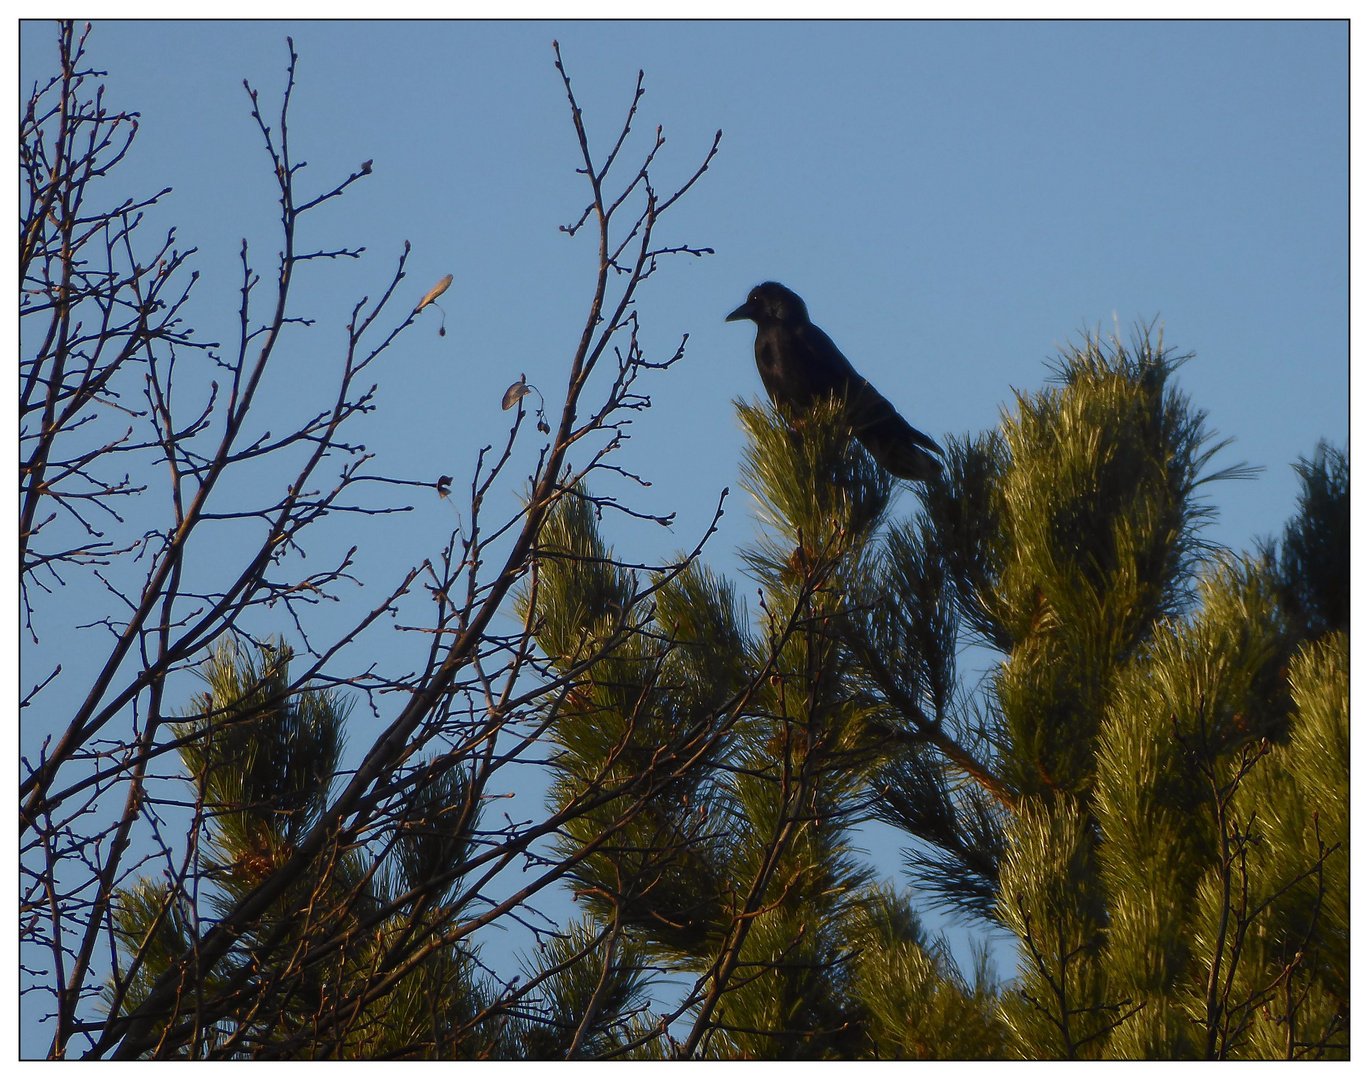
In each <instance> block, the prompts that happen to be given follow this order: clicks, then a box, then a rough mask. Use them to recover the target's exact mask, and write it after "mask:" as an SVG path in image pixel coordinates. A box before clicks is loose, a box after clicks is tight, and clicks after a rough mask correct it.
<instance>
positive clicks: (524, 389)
mask: <svg viewBox="0 0 1369 1080" xmlns="http://www.w3.org/2000/svg"><path fill="white" fill-rule="evenodd" d="M527 396H528V384H527V383H525V382H524V381H523V380H522V379H519V380H518V381H517V382H516V383H514V384H513V385H512V386H510V387H509V388H508V389H507V390H505V391H504V408H505V409H506V410H507V409H512V408H513V407H514V406H515V405H517V404H518V403H519V402H520V401H522V400H523V399H524V398H525V397H527Z"/></svg>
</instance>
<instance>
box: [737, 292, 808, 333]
mask: <svg viewBox="0 0 1369 1080" xmlns="http://www.w3.org/2000/svg"><path fill="white" fill-rule="evenodd" d="M737 319H750V320H751V321H752V322H754V323H755V324H756V325H757V326H761V325H763V324H765V323H773V322H779V323H805V322H807V321H808V306H807V305H806V304H805V303H804V302H803V300H802V298H801V297H800V296H799V294H798V293H796V292H793V291H792V290H790V289H786V288H785V287H784V286H783V285H781V284H780V283H779V282H778V281H766V282H762V283H761V284H760V285H757V286H756V287H755V288H754V289H752V290H751V292H750V293H749V294H748V295H747V297H746V303H744V304H743V305H742V306H741V307H739V308H737V310H736V311H734V312H732V314H731V315H729V316H728V317H727V318H726V319H725V320H724V321H725V322H735V321H736V320H737Z"/></svg>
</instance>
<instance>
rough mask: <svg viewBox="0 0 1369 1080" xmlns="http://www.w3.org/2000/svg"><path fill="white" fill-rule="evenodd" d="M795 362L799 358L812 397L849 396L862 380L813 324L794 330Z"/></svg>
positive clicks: (834, 345)
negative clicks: (811, 391) (811, 389)
mask: <svg viewBox="0 0 1369 1080" xmlns="http://www.w3.org/2000/svg"><path fill="white" fill-rule="evenodd" d="M794 343H795V345H797V346H798V348H797V349H796V350H795V351H796V352H797V353H798V357H796V359H799V358H801V360H802V363H803V365H804V369H805V374H806V375H807V376H808V382H809V384H810V385H811V386H812V388H813V395H814V396H815V397H817V396H822V395H826V394H847V395H849V394H850V393H851V392H852V391H853V390H855V388H856V387H857V386H859V385H860V384H861V383H862V382H864V380H863V379H862V378H861V377H860V375H859V374H858V373H857V372H856V369H855V368H854V367H852V366H851V361H849V360H847V359H846V357H845V356H844V355H842V351H841V350H840V349H838V348H837V346H836V344H835V343H834V342H833V341H832V339H831V338H829V337H828V336H827V335H826V334H825V333H823V332H822V330H821V329H819V328H818V327H816V326H814V325H813V324H812V323H805V324H803V325H802V326H797V327H795V328H794Z"/></svg>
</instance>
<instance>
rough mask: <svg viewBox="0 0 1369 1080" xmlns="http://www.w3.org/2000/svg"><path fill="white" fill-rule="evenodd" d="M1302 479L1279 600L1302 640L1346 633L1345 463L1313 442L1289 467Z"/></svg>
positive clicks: (1347, 539)
mask: <svg viewBox="0 0 1369 1080" xmlns="http://www.w3.org/2000/svg"><path fill="white" fill-rule="evenodd" d="M1294 468H1295V469H1297V471H1298V476H1299V477H1300V478H1301V480H1302V493H1301V495H1300V496H1299V499H1298V516H1297V517H1296V518H1294V519H1293V520H1292V521H1290V522H1289V523H1288V528H1287V530H1286V531H1285V532H1284V537H1283V547H1282V552H1281V555H1282V558H1281V560H1280V563H1279V584H1280V593H1281V596H1280V599H1281V600H1282V601H1283V604H1284V608H1285V610H1286V611H1287V612H1288V613H1289V615H1290V616H1291V617H1292V619H1293V620H1294V622H1295V623H1296V625H1297V626H1298V628H1299V629H1300V631H1301V632H1302V633H1303V635H1304V636H1306V637H1320V636H1321V635H1322V634H1325V633H1327V632H1329V631H1332V630H1343V631H1345V633H1347V634H1348V633H1349V632H1350V460H1349V458H1348V457H1347V456H1346V454H1345V453H1344V452H1343V451H1341V450H1338V449H1336V448H1335V447H1333V446H1329V445H1328V444H1327V443H1326V442H1324V441H1323V442H1321V443H1318V444H1317V449H1316V452H1315V453H1314V454H1313V455H1312V460H1310V461H1309V460H1307V459H1306V458H1301V459H1299V461H1298V464H1297V465H1295V466H1294Z"/></svg>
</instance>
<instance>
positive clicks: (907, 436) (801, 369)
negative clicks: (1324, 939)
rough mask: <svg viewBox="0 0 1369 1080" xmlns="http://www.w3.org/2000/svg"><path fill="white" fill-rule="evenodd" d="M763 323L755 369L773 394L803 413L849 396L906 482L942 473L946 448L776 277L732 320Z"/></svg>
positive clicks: (888, 465) (871, 441)
mask: <svg viewBox="0 0 1369 1080" xmlns="http://www.w3.org/2000/svg"><path fill="white" fill-rule="evenodd" d="M736 319H750V320H751V321H752V322H754V323H755V324H756V367H758V368H759V369H760V373H761V382H763V383H764V384H765V391H766V393H768V394H769V395H770V400H771V401H773V402H775V404H776V405H784V406H786V407H787V408H788V409H790V410H792V411H795V412H801V411H803V410H805V409H807V408H809V407H810V406H811V405H812V404H813V403H814V402H815V401H817V400H819V399H821V398H824V397H829V396H835V397H837V398H839V399H841V400H844V401H845V402H846V409H847V418H848V420H849V421H850V424H851V430H852V431H853V432H854V433H855V436H856V438H857V439H859V440H860V441H861V443H862V444H863V445H864V446H865V449H867V450H869V451H870V456H871V457H873V458H874V459H875V460H876V461H877V462H879V464H880V465H882V466H883V467H884V468H885V469H887V470H888V471H889V472H891V473H893V474H894V475H895V476H898V477H902V478H903V479H904V480H930V479H931V478H932V477H934V476H936V475H937V474H938V473H939V472H940V471H941V462H939V461H937V459H936V458H934V457H933V456H932V454H940V453H941V447H939V446H937V444H936V443H935V442H933V441H932V440H931V439H929V438H928V437H927V436H926V435H924V434H922V432H920V431H918V430H917V429H916V428H914V427H913V426H912V425H911V424H909V423H908V421H906V420H904V419H903V417H901V416H899V414H898V410H896V409H895V408H894V407H893V406H892V405H890V404H889V402H888V401H887V400H886V399H885V397H884V396H883V395H882V394H881V393H880V392H879V391H878V390H876V389H875V388H874V387H873V386H871V385H870V383H869V380H867V379H864V378H862V377H861V375H860V373H859V372H857V371H856V369H855V368H853V367H852V366H851V361H849V360H847V359H846V357H844V356H842V355H841V350H840V349H838V348H837V347H836V346H835V345H833V344H832V339H831V338H829V337H828V336H827V335H826V334H824V333H823V332H822V331H821V330H819V329H818V328H817V327H816V326H814V325H813V324H812V323H811V322H810V321H809V320H808V307H807V305H805V304H804V302H803V300H802V299H800V297H799V295H798V294H797V293H795V292H793V291H791V290H789V289H786V288H785V287H784V286H783V285H781V284H780V283H779V282H777V281H767V282H764V283H762V284H760V285H757V286H756V287H755V288H754V289H752V290H751V293H750V295H749V296H747V298H746V303H744V304H743V305H742V306H741V307H739V308H737V310H736V311H734V312H732V314H731V315H729V316H728V317H727V320H726V321H727V322H732V321H734V320H736Z"/></svg>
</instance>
